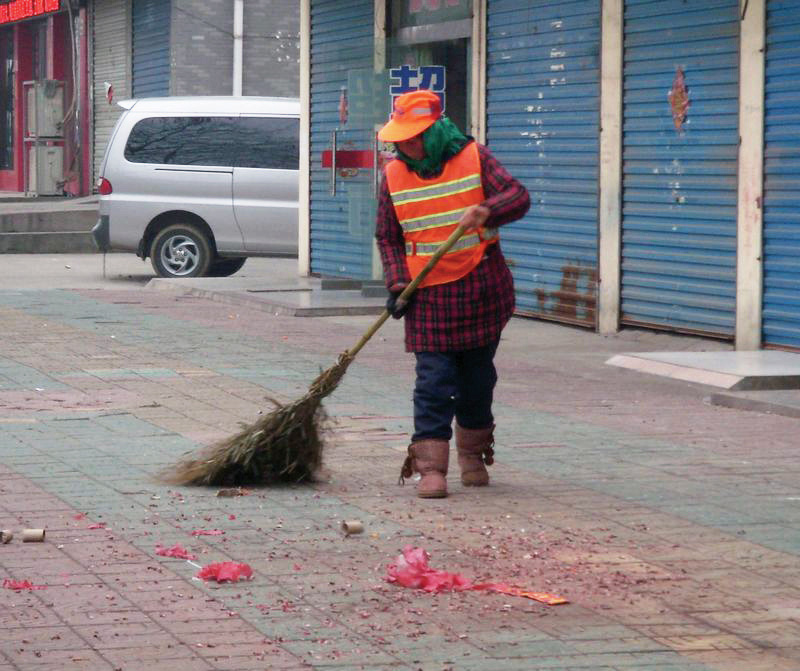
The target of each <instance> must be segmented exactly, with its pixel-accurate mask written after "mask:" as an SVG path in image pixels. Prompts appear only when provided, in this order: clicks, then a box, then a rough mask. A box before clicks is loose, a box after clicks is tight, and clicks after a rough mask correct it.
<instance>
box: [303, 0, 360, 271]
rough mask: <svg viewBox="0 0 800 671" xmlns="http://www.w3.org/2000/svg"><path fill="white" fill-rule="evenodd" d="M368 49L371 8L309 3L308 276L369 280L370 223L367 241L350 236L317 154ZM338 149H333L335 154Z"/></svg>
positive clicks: (335, 1) (335, 0)
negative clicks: (318, 275) (309, 233)
mask: <svg viewBox="0 0 800 671" xmlns="http://www.w3.org/2000/svg"><path fill="white" fill-rule="evenodd" d="M373 46H374V37H373V3H372V2H365V1H364V0H312V3H311V205H310V210H311V272H312V273H319V274H321V275H329V276H334V277H351V278H357V279H368V278H370V277H371V276H372V232H373V231H374V222H370V227H369V228H370V231H369V235H367V234H366V233H365V232H363V231H362V235H360V236H354V235H353V234H352V232H351V230H350V229H351V226H350V223H349V217H350V212H349V208H350V203H349V200H348V187H347V185H346V184H343V183H342V181H338V184H337V191H336V195H331V192H330V190H331V183H330V178H331V175H330V169H329V168H323V167H322V153H323V152H324V151H326V150H330V149H331V132H332V131H333V130H335V129H337V128H338V127H339V126H340V125H341V124H340V121H339V98H340V94H341V89H342V87H343V86H346V85H347V83H348V72H350V71H353V70H363V69H364V68H371V66H372V61H373ZM364 135H365V137H366V133H365V134H364ZM343 140H345V138H342V140H340V141H343ZM343 148H345V147H343V146H339V149H340V150H341V149H343ZM360 148H363V149H366V148H367V146H363V147H360ZM373 200H374V199H373Z"/></svg>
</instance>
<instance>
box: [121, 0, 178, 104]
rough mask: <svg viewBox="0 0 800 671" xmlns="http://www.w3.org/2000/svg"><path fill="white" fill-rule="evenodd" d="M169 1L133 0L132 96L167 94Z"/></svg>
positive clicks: (144, 96)
mask: <svg viewBox="0 0 800 671" xmlns="http://www.w3.org/2000/svg"><path fill="white" fill-rule="evenodd" d="M170 5H171V0H133V36H132V37H133V39H132V41H133V76H132V82H131V83H132V95H133V97H134V98H150V97H154V96H168V95H169V79H170V77H169V75H170V64H169V49H170V44H169V34H170Z"/></svg>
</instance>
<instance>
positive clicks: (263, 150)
mask: <svg viewBox="0 0 800 671" xmlns="http://www.w3.org/2000/svg"><path fill="white" fill-rule="evenodd" d="M240 121H241V125H240V128H239V141H238V142H237V147H236V148H237V150H238V156H237V160H236V166H237V167H240V168H276V169H280V170H297V169H298V168H299V166H300V121H299V120H298V119H285V118H284V119H281V118H269V117H242V118H241V120H240Z"/></svg>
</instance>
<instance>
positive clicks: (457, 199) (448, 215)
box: [386, 142, 497, 287]
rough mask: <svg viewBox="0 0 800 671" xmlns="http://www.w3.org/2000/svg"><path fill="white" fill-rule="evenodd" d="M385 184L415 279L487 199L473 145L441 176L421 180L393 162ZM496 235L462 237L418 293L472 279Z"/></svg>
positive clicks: (485, 231)
mask: <svg viewBox="0 0 800 671" xmlns="http://www.w3.org/2000/svg"><path fill="white" fill-rule="evenodd" d="M386 180H387V184H388V186H389V193H390V195H391V197H392V204H393V205H394V209H395V213H396V214H397V220H398V221H399V223H400V226H401V227H402V228H403V237H404V238H405V241H406V264H407V266H408V271H409V273H410V274H411V277H412V278H414V277H416V276H417V275H418V274H419V273H420V271H421V270H422V268H424V267H425V264H426V263H427V261H428V260H429V257H430V256H431V255H432V254H433V253H434V252H435V251H436V250H437V249H438V248H439V247H440V246H441V244H442V243H443V242H444V241H445V240H447V238H448V237H450V234H451V233H452V232H453V231H454V230H455V228H456V226H457V225H458V222H459V220H460V219H461V216H462V215H463V214H464V212H465V211H466V210H467V208H469V207H470V206H473V205H479V204H480V203H482V202H483V201H484V200H485V198H484V193H483V187H482V185H481V174H480V155H479V154H478V147H477V145H476V144H475V143H474V142H471V143H469V144H468V145H466V146H465V147H464V149H462V150H461V151H460V152H459V153H458V154H457V155H456V156H454V157H453V158H451V159H450V160H449V161H447V163H445V167H444V170H443V171H442V173H441V175H439V176H438V177H434V178H433V179H422V178H421V177H419V176H418V175H417V174H416V173H414V172H412V171H411V170H409V169H408V168H407V167H406V165H405V164H404V163H402V162H401V161H399V160H394V161H392V162H391V163H389V165H388V166H387V167H386ZM496 237H497V229H481V230H480V231H479V232H478V233H471V234H467V235H465V236H463V237H462V238H461V239H460V240H459V241H458V242H456V244H455V245H454V246H453V247H452V248H451V249H450V251H449V252H448V253H447V254H445V255H444V256H442V258H441V259H440V260H439V262H438V263H437V264H436V266H435V267H434V268H433V269H432V270H431V272H430V273H429V274H428V275H427V277H425V279H424V280H423V281H422V283H421V284H420V285H419V286H420V287H425V286H430V285H433V284H443V283H445V282H453V281H455V280H457V279H459V278H461V277H463V276H464V275H466V274H467V273H469V272H470V271H471V270H472V269H473V268H474V267H475V266H476V265H478V263H479V262H480V260H481V259H482V258H483V254H484V252H485V250H486V246H487V245H488V244H489V242H495V241H496V240H495V239H496Z"/></svg>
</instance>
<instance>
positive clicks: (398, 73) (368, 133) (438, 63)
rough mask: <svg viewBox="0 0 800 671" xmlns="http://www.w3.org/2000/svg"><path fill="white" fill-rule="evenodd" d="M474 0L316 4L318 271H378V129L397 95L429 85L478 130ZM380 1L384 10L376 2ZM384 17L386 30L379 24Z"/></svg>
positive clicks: (314, 240)
mask: <svg viewBox="0 0 800 671" xmlns="http://www.w3.org/2000/svg"><path fill="white" fill-rule="evenodd" d="M472 5H473V2H472V0H402V1H401V2H386V6H383V5H377V6H376V5H375V4H374V3H373V2H371V1H370V0H366V1H365V0H312V2H311V10H312V11H311V51H312V54H313V57H312V58H313V65H312V68H311V148H310V149H311V202H310V215H311V235H310V239H311V259H310V265H311V273H312V274H315V275H320V276H331V277H347V278H352V279H358V280H369V279H380V278H381V277H382V271H381V268H380V262H379V260H378V258H377V253H376V251H375V245H374V237H373V236H374V230H375V209H376V201H377V198H376V196H377V192H378V186H379V180H380V174H381V170H382V167H383V165H384V163H385V161H386V160H388V159H389V158H390V157H391V154H390V152H391V149H392V148H391V146H380V145H379V143H378V141H377V138H376V132H377V130H378V129H379V128H380V127H381V126H382V125H383V124H384V123H385V122H386V120H387V119H388V117H389V114H390V112H391V108H392V99H393V98H394V97H395V96H397V95H400V94H402V93H405V92H407V91H414V90H417V89H428V90H432V91H434V92H436V93H437V94H439V96H440V97H441V98H442V101H443V103H444V109H445V114H447V115H448V116H449V117H450V118H451V119H453V121H454V122H455V123H456V124H457V125H458V126H459V127H460V128H462V129H463V130H464V131H465V132H467V133H469V132H471V131H472V128H471V114H470V109H471V108H472V93H473V90H474V83H473V81H472V79H473V78H472V72H471V65H470V64H471V49H470V45H471V43H472V30H473V20H472V18H471V17H472V10H473V7H472ZM376 7H377V9H376ZM381 13H382V16H383V17H385V25H386V30H385V31H379V32H376V28H375V26H376V25H378V26H380V25H381V23H382V22H379V21H377V20H376V18H375V16H376V14H381Z"/></svg>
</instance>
